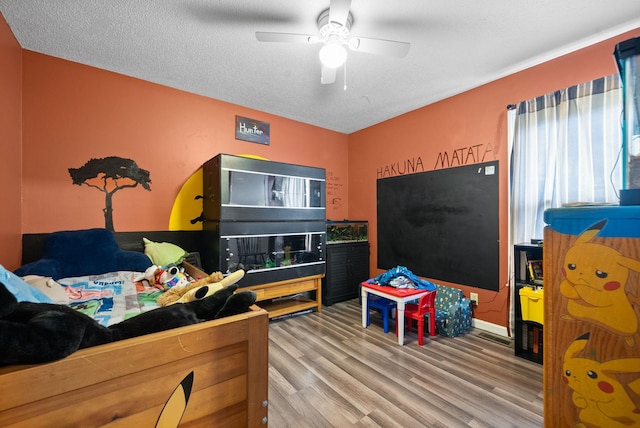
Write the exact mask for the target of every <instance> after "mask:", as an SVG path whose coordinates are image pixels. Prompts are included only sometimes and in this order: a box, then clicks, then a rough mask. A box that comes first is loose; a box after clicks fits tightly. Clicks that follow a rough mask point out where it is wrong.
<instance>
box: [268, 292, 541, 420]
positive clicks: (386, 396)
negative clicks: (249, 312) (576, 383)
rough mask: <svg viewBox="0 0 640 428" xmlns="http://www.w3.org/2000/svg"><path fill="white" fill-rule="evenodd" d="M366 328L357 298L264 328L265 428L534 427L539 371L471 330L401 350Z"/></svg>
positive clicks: (378, 330)
mask: <svg viewBox="0 0 640 428" xmlns="http://www.w3.org/2000/svg"><path fill="white" fill-rule="evenodd" d="M371 323H372V325H371V326H369V328H367V329H363V328H362V324H361V312H360V305H359V303H358V300H357V299H355V300H350V301H347V302H342V303H337V304H335V305H332V306H329V307H324V308H323V310H322V313H321V314H318V313H317V312H313V313H309V314H305V315H299V316H294V317H290V318H285V319H280V320H272V321H271V322H270V325H269V426H271V427H272V428H282V427H295V428H302V427H412V428H413V427H443V428H453V427H499V428H503V427H518V428H527V427H542V366H541V365H538V364H535V363H532V362H529V361H526V360H523V359H521V358H517V357H514V356H513V348H511V347H509V346H508V345H505V344H501V343H498V342H497V341H492V340H489V339H487V338H484V337H483V336H485V335H481V333H482V332H481V331H480V330H477V329H474V330H472V331H471V332H469V333H467V334H465V335H463V336H460V337H456V338H448V337H443V336H435V337H433V338H431V337H428V338H427V337H425V344H424V346H418V343H417V335H416V333H415V327H414V330H413V331H412V332H409V333H408V334H407V335H406V336H405V346H402V347H401V346H399V345H398V342H397V339H396V336H395V334H394V332H392V331H390V332H389V333H388V334H384V333H383V331H382V320H381V317H380V315H379V314H378V313H376V312H372V315H371ZM394 325H395V324H392V327H391V329H393V328H394V327H393V326H394Z"/></svg>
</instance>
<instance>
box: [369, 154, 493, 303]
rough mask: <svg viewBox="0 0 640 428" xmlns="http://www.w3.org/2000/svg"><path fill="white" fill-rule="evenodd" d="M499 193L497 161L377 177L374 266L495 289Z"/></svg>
mask: <svg viewBox="0 0 640 428" xmlns="http://www.w3.org/2000/svg"><path fill="white" fill-rule="evenodd" d="M498 193H499V187H498V161H493V162H487V163H482V164H473V165H465V166H460V167H455V168H447V169H440V170H435V171H429V172H422V173H417V174H408V175H401V176H396V177H389V178H382V179H378V180H377V202H378V209H377V211H378V268H380V269H385V270H388V269H391V268H393V267H395V266H406V267H407V268H408V269H409V270H411V271H412V272H413V273H415V274H416V275H419V276H423V277H428V278H433V279H441V280H443V281H448V282H453V283H456V284H462V285H468V286H471V287H477V288H482V289H486V290H493V291H498V290H499V279H500V278H499V274H500V272H499V269H500V254H499V212H498V209H499V205H498V202H499V201H498V198H499V195H498Z"/></svg>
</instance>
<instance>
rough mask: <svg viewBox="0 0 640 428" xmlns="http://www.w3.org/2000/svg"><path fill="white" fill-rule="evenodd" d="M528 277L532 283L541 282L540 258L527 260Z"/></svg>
mask: <svg viewBox="0 0 640 428" xmlns="http://www.w3.org/2000/svg"><path fill="white" fill-rule="evenodd" d="M527 267H528V268H529V278H530V279H531V282H533V283H534V284H540V285H541V284H542V279H543V276H542V260H528V261H527Z"/></svg>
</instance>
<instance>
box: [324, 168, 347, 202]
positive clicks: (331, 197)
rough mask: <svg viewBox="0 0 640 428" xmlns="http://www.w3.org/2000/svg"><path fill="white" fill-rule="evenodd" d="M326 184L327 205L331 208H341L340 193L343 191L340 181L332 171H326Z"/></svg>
mask: <svg viewBox="0 0 640 428" xmlns="http://www.w3.org/2000/svg"><path fill="white" fill-rule="evenodd" d="M326 183H327V205H330V206H331V207H332V208H341V207H342V192H343V190H344V189H343V187H344V186H343V184H342V179H341V178H340V177H339V176H337V175H336V174H335V173H333V172H332V171H327V174H326Z"/></svg>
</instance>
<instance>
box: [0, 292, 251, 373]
mask: <svg viewBox="0 0 640 428" xmlns="http://www.w3.org/2000/svg"><path fill="white" fill-rule="evenodd" d="M237 288H238V286H237V285H236V284H235V283H234V284H229V283H228V284H227V285H226V286H225V287H223V288H221V289H219V290H217V291H216V292H214V293H207V294H206V296H205V297H203V298H201V299H197V297H195V296H194V297H193V298H194V300H191V301H189V302H188V303H181V304H174V305H171V306H165V307H160V308H157V309H153V310H151V311H148V312H144V313H142V314H140V315H137V316H135V317H133V318H129V319H127V320H125V321H123V322H120V323H118V324H113V325H111V326H109V327H104V326H103V325H101V324H99V323H98V322H97V321H96V320H94V319H93V318H91V317H89V316H87V315H85V314H83V313H81V312H78V311H77V310H75V309H73V308H70V307H68V306H65V305H58V304H53V303H34V302H27V301H21V302H18V301H17V299H16V297H15V296H14V295H13V294H12V293H11V292H10V291H9V290H8V289H7V287H5V285H4V283H2V282H0V366H2V365H8V364H36V363H45V362H49V361H54V360H57V359H60V358H64V357H66V356H68V355H70V354H72V353H73V352H75V351H76V350H78V349H82V348H88V347H90V346H96V345H101V344H104V343H110V342H115V341H117V340H123V339H128V338H132V337H137V336H141V335H144V334H149V333H155V332H158V331H162V330H168V329H172V328H177V327H183V326H186V325H190V324H195V323H198V322H202V321H206V320H212V319H217V318H222V317H226V316H230V315H235V314H239V313H243V312H246V311H247V310H248V309H249V307H250V306H251V305H253V304H254V303H255V301H256V294H255V292H253V291H251V290H242V291H239V292H236V290H237Z"/></svg>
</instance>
